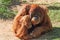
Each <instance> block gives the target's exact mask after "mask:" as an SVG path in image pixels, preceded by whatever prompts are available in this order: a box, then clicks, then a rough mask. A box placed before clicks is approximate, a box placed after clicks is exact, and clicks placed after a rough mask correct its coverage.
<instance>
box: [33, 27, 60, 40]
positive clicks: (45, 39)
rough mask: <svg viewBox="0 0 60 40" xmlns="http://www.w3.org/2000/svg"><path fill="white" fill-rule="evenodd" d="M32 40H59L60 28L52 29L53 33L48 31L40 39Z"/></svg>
mask: <svg viewBox="0 0 60 40" xmlns="http://www.w3.org/2000/svg"><path fill="white" fill-rule="evenodd" d="M33 40H60V28H59V27H53V31H50V32H48V33H46V34H44V35H42V36H41V37H40V38H38V39H33Z"/></svg>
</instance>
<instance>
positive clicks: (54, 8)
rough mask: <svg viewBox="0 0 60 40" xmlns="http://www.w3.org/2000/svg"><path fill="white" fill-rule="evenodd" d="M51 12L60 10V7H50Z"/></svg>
mask: <svg viewBox="0 0 60 40" xmlns="http://www.w3.org/2000/svg"><path fill="white" fill-rule="evenodd" d="M48 8H49V9H50V10H52V9H53V10H60V7H57V6H49V7H48Z"/></svg>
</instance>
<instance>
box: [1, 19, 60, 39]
mask: <svg viewBox="0 0 60 40" xmlns="http://www.w3.org/2000/svg"><path fill="white" fill-rule="evenodd" d="M11 28H12V20H6V21H3V20H0V40H20V39H18V38H16V37H15V36H14V34H13V32H12V30H11ZM33 40H60V22H57V23H53V31H51V32H48V33H46V34H44V35H42V36H41V37H40V38H38V39H33Z"/></svg>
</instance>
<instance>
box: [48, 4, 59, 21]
mask: <svg viewBox="0 0 60 40" xmlns="http://www.w3.org/2000/svg"><path fill="white" fill-rule="evenodd" d="M48 8H49V16H50V18H51V20H52V21H56V22H60V3H55V4H53V5H50V6H48Z"/></svg>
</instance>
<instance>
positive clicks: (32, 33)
mask: <svg viewBox="0 0 60 40" xmlns="http://www.w3.org/2000/svg"><path fill="white" fill-rule="evenodd" d="M47 13H48V9H47V7H45V6H44V5H40V6H39V5H37V4H31V5H24V7H23V9H22V10H21V11H19V12H18V14H17V15H16V16H15V18H14V21H13V31H14V33H15V35H16V36H17V37H18V38H20V39H23V40H29V39H32V38H36V37H39V36H40V35H41V34H42V33H43V32H47V31H50V30H52V24H51V21H50V18H49V17H48V15H47ZM35 14H36V15H38V16H39V14H40V15H41V16H39V17H40V20H39V21H40V23H38V24H37V25H33V26H32V23H33V22H32V21H31V15H33V16H34V15H35Z"/></svg>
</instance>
